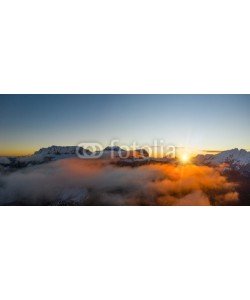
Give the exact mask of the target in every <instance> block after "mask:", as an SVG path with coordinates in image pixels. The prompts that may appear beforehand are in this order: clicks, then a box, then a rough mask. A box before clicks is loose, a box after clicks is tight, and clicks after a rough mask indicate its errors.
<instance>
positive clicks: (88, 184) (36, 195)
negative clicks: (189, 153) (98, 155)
mask: <svg viewBox="0 0 250 300" xmlns="http://www.w3.org/2000/svg"><path fill="white" fill-rule="evenodd" d="M0 176H1V177H0V204H2V205H4V204H7V205H8V204H23V205H25V204H26V205H69V204H73V205H77V204H78V205H229V204H230V205H231V204H237V201H238V193H237V192H236V191H235V184H234V183H230V182H228V181H227V179H226V177H224V176H222V175H221V173H220V171H219V169H215V168H210V167H206V166H195V165H178V166H176V165H171V164H165V165H145V166H141V167H137V168H131V167H117V166H115V165H111V164H109V162H105V161H101V160H100V161H96V160H95V161H86V160H80V159H75V158H72V159H64V160H59V161H55V162H52V163H48V164H44V165H40V166H33V167H28V168H25V169H23V170H20V171H16V172H13V173H10V174H8V175H0Z"/></svg>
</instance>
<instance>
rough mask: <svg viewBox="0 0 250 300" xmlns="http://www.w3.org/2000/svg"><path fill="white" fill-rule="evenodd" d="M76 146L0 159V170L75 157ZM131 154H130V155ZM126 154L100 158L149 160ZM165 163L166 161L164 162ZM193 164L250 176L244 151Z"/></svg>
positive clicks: (140, 152) (140, 153) (142, 154)
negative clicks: (221, 167)
mask: <svg viewBox="0 0 250 300" xmlns="http://www.w3.org/2000/svg"><path fill="white" fill-rule="evenodd" d="M76 150H77V147H76V146H51V147H47V148H41V149H40V150H38V151H36V152H35V153H34V154H33V155H30V156H23V157H0V169H6V168H14V169H15V168H22V167H26V166H30V165H35V164H41V163H45V162H49V161H54V160H59V159H65V158H71V157H76ZM83 151H85V153H87V154H88V155H91V154H93V153H91V152H90V151H89V150H86V149H80V153H83ZM130 152H131V153H130ZM130 152H127V151H126V150H124V149H122V148H120V147H119V146H113V147H110V146H109V147H106V148H105V149H104V150H103V153H102V156H101V158H103V159H109V158H111V153H112V154H113V157H114V158H117V159H118V158H119V155H121V156H122V157H125V156H127V157H129V159H130V160H141V159H142V158H144V159H145V158H146V159H147V162H148V161H149V160H150V158H149V157H148V156H149V155H148V152H147V151H146V150H144V149H137V150H135V151H130ZM166 162H167V161H166ZM193 163H195V164H197V165H208V166H217V165H221V164H225V168H228V169H232V170H236V171H239V172H240V173H241V174H244V175H247V176H248V175H250V152H247V151H246V150H244V149H238V148H235V149H232V150H227V151H222V152H220V153H218V154H206V155H197V156H196V157H194V159H193Z"/></svg>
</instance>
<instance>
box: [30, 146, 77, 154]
mask: <svg viewBox="0 0 250 300" xmlns="http://www.w3.org/2000/svg"><path fill="white" fill-rule="evenodd" d="M75 153H76V146H50V147H47V148H41V149H40V150H38V151H36V152H35V153H34V155H37V154H43V155H51V154H52V155H59V154H75Z"/></svg>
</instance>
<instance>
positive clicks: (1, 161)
mask: <svg viewBox="0 0 250 300" xmlns="http://www.w3.org/2000/svg"><path fill="white" fill-rule="evenodd" d="M9 164H10V160H9V158H8V157H0V165H9Z"/></svg>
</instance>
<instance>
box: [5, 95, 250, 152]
mask: <svg viewBox="0 0 250 300" xmlns="http://www.w3.org/2000/svg"><path fill="white" fill-rule="evenodd" d="M249 120H250V95H0V155H26V154H31V153H33V152H34V151H36V150H38V149H40V148H42V147H48V146H51V145H59V146H60V145H61V146H63V145H78V144H79V143H81V142H98V143H101V144H103V145H104V146H107V145H109V144H110V142H111V140H113V139H118V140H119V142H118V144H120V145H124V144H126V145H131V144H132V142H134V141H135V142H136V143H137V144H139V145H144V144H147V145H151V144H152V143H153V141H154V140H155V139H158V140H160V139H162V140H164V142H165V143H166V144H171V145H175V146H178V147H194V148H198V149H203V150H226V149H232V148H244V149H248V150H249V149H250V138H249V136H250V134H249V133H250V121H249Z"/></svg>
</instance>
